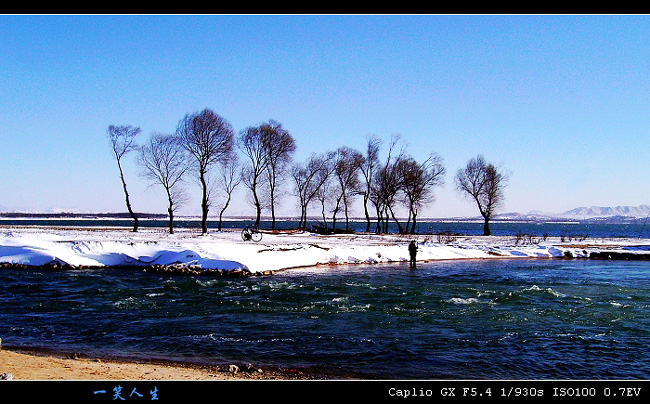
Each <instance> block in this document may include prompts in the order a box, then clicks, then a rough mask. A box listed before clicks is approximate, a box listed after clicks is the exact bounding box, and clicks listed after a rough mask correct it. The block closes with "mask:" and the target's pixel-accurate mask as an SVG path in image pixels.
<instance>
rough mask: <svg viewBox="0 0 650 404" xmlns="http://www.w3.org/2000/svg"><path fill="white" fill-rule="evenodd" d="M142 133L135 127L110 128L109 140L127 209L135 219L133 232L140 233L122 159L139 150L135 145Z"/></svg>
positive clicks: (111, 126) (112, 126)
mask: <svg viewBox="0 0 650 404" xmlns="http://www.w3.org/2000/svg"><path fill="white" fill-rule="evenodd" d="M139 133H140V128H138V127H133V126H114V125H110V126H109V127H108V138H109V139H110V141H111V146H112V148H113V153H114V154H115V159H116V160H117V167H118V168H119V169H120V179H121V180H122V188H123V189H124V195H125V197H126V208H127V209H128V211H129V214H130V215H131V217H132V218H133V231H134V232H137V231H138V217H137V215H136V214H135V213H134V212H133V209H131V202H130V201H129V192H128V191H127V190H126V181H125V180H124V171H123V170H122V157H124V155H125V154H127V153H129V152H130V151H132V150H135V149H136V148H137V146H136V144H135V143H134V139H135V137H136V136H137V135H138V134H139Z"/></svg>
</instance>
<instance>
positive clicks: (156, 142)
mask: <svg viewBox="0 0 650 404" xmlns="http://www.w3.org/2000/svg"><path fill="white" fill-rule="evenodd" d="M138 162H139V163H140V165H141V166H142V167H143V168H144V176H145V177H146V178H148V179H150V180H151V181H153V182H154V183H157V184H160V185H162V186H163V188H165V193H166V194H167V202H168V205H167V212H168V213H169V233H170V234H171V233H174V211H175V210H176V208H177V207H178V206H180V205H181V204H182V203H183V202H184V201H185V199H186V195H185V193H184V192H183V189H182V188H181V181H182V178H183V175H185V173H186V172H187V169H188V167H189V166H188V159H187V156H186V154H185V150H184V149H183V147H182V145H181V144H180V142H179V139H178V137H176V136H174V135H163V134H158V133H154V134H152V135H151V136H150V137H149V141H148V142H147V143H146V144H144V145H142V146H141V147H140V158H139V160H138Z"/></svg>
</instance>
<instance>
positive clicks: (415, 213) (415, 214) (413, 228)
mask: <svg viewBox="0 0 650 404" xmlns="http://www.w3.org/2000/svg"><path fill="white" fill-rule="evenodd" d="M417 215H418V213H417V212H416V211H413V223H412V225H411V226H412V227H411V234H415V224H416V217H417Z"/></svg>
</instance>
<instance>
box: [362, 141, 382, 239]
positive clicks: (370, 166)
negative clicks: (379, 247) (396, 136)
mask: <svg viewBox="0 0 650 404" xmlns="http://www.w3.org/2000/svg"><path fill="white" fill-rule="evenodd" d="M380 146H381V140H380V139H378V138H377V137H376V136H373V135H370V136H368V143H367V147H366V154H365V155H364V156H363V160H361V161H360V162H359V168H360V171H361V175H362V176H363V179H364V184H363V185H364V186H363V190H361V194H362V195H363V211H364V213H365V215H366V233H369V232H370V213H369V212H368V202H369V201H370V202H372V201H371V194H372V182H373V179H374V176H375V171H376V170H377V167H378V166H379V149H380ZM375 205H376V204H375Z"/></svg>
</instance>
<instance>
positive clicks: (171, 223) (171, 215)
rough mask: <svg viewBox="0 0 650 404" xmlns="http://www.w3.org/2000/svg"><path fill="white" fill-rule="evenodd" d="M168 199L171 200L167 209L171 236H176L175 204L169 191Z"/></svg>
mask: <svg viewBox="0 0 650 404" xmlns="http://www.w3.org/2000/svg"><path fill="white" fill-rule="evenodd" d="M167 199H168V200H169V207H168V208H167V213H169V234H174V203H173V202H172V196H171V194H170V193H169V189H168V190H167Z"/></svg>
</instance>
